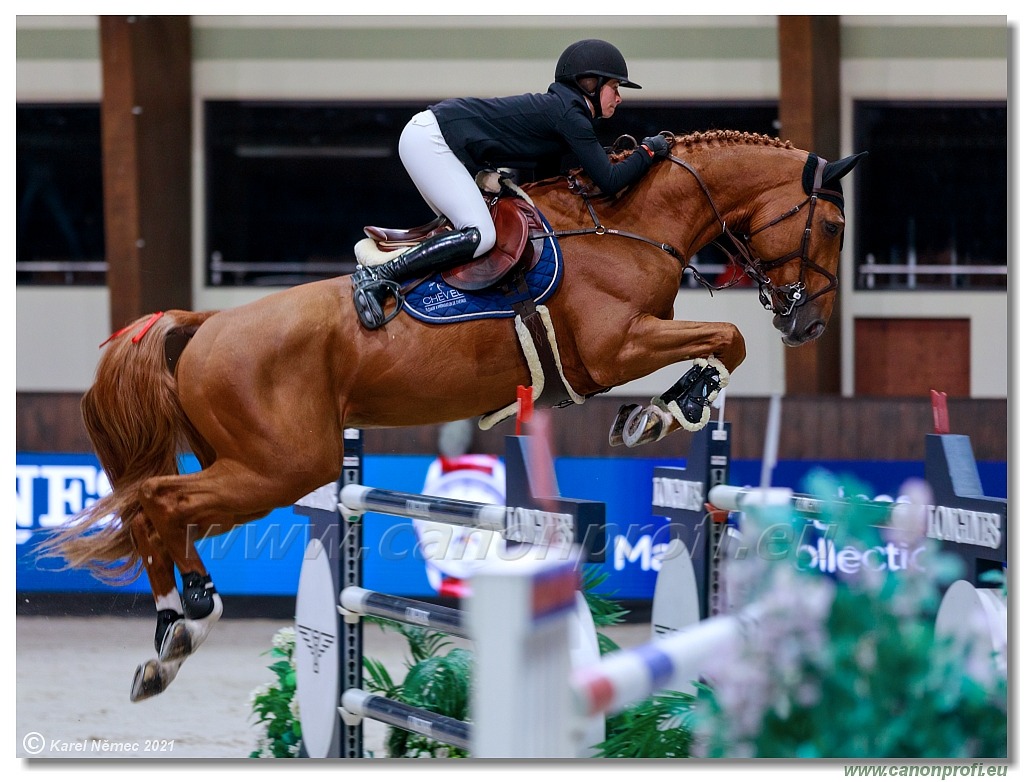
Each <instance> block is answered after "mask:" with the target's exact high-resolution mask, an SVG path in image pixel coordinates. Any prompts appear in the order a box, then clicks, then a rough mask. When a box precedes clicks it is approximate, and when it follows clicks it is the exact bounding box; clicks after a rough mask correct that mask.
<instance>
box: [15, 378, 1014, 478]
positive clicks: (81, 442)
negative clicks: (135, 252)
mask: <svg viewBox="0 0 1024 782" xmlns="http://www.w3.org/2000/svg"><path fill="white" fill-rule="evenodd" d="M80 398H81V397H80V395H79V394H34V393H20V394H18V395H17V427H16V428H17V449H18V451H21V452H44V453H52V452H72V453H74V452H82V453H88V452H91V451H92V447H91V445H90V444H89V440H88V437H87V436H86V433H85V428H84V426H83V425H82V420H81V415H80V413H79V410H78V405H79V399H80ZM634 401H636V402H639V401H646V400H632V399H626V398H625V397H595V398H593V399H590V400H589V401H588V402H587V403H586V404H584V405H578V406H574V407H571V408H565V409H562V410H556V411H554V412H553V413H552V415H551V430H552V443H551V449H552V453H553V454H554V455H556V456H613V455H614V456H628V455H631V454H633V455H636V456H643V457H657V456H666V457H683V456H685V455H686V454H687V453H688V452H689V440H690V435H689V433H688V432H682V431H681V432H677V433H676V434H673V435H671V436H669V437H667V438H666V439H664V440H662V441H661V442H658V443H654V444H652V445H648V446H644V447H642V448H639V449H637V450H635V451H630V450H627V449H624V448H614V449H613V448H612V447H611V446H609V445H608V428H609V426H610V425H611V422H612V420H613V419H614V417H615V413H616V411H617V410H618V407H619V405H620V404H622V403H623V402H634ZM769 402H770V400H769V399H768V398H767V397H764V398H755V397H743V398H736V399H729V400H728V401H727V403H726V420H728V421H730V422H731V423H732V425H733V446H732V447H733V457H734V458H737V459H757V458H760V457H761V455H762V453H763V449H764V432H765V423H766V421H767V417H768V406H769ZM713 413H714V415H713V416H712V421H711V424H709V425H714V421H715V416H717V411H713ZM949 418H950V429H951V431H953V432H954V433H957V434H966V435H968V436H969V437H970V438H971V445H972V447H973V449H974V456H975V458H976V459H978V460H979V461H1007V453H1008V450H1007V448H1008V442H1007V431H1008V430H1007V402H1006V400H1005V399H966V398H964V399H950V400H949ZM933 430H934V425H933V422H932V410H931V402H930V400H929V399H928V398H918V397H915V398H894V397H877V398H870V397H856V398H839V397H823V396H804V397H800V396H793V397H787V398H784V399H783V402H782V426H781V432H780V436H779V458H780V459H808V460H813V459H830V460H832V459H834V460H858V459H864V460H923V459H924V437H923V435H925V434H927V433H928V432H931V431H933ZM514 431H515V422H514V421H513V420H509V421H506V422H504V423H502V424H499V425H498V426H496V427H494V428H493V429H492V430H490V431H488V432H480V431H478V432H477V434H476V437H475V439H474V441H473V449H474V450H475V451H477V452H482V453H503V452H504V444H503V440H502V438H503V437H504V436H505V435H506V434H512V433H514ZM437 436H438V427H437V426H420V427H409V428H403V429H377V430H370V431H368V432H367V433H366V447H367V450H368V452H369V453H381V454H383V453H392V454H432V453H435V452H436V449H437Z"/></svg>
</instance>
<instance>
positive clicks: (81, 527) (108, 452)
mask: <svg viewBox="0 0 1024 782" xmlns="http://www.w3.org/2000/svg"><path fill="white" fill-rule="evenodd" d="M212 314H213V313H212V312H186V311H183V310H172V311H169V312H167V313H164V314H162V315H160V314H156V315H151V316H145V317H142V318H139V319H138V320H136V321H135V322H134V323H132V324H131V325H129V326H128V327H126V328H124V329H122V330H121V331H119V332H117V333H116V334H115V335H114V336H113V337H111V338H110V340H108V342H107V343H106V344H107V348H106V350H105V351H104V353H103V356H102V357H101V358H100V362H99V365H98V366H97V368H96V379H95V380H94V381H93V384H92V387H91V388H89V390H88V391H87V392H86V393H85V396H83V397H82V419H83V421H84V423H85V428H86V431H87V432H88V434H89V439H90V440H91V441H92V444H93V449H94V450H95V451H96V456H97V457H98V458H99V461H100V465H101V466H102V467H103V470H104V472H105V473H106V475H107V479H108V480H109V481H110V485H111V488H112V491H111V493H110V494H108V495H106V496H104V497H101V498H100V499H99V500H97V501H96V503H95V504H93V505H91V506H90V507H88V508H85V509H84V510H83V511H82V512H81V513H79V514H77V515H76V516H75V517H74V518H72V519H71V520H70V522H69V523H68V525H67V526H66V527H64V528H62V529H60V530H59V531H57V532H56V533H54V534H53V535H52V536H51V537H50V538H49V539H48V540H47V541H46V542H44V543H43V544H42V546H41V547H40V553H42V554H43V555H44V556H47V555H56V556H60V557H62V558H63V559H64V560H65V562H66V567H68V568H84V569H87V570H89V571H90V572H91V573H92V574H93V575H94V576H96V578H98V579H100V580H101V581H106V582H108V583H124V582H127V581H132V580H134V579H135V578H137V577H138V575H139V573H140V568H139V565H140V558H139V554H138V552H137V551H136V549H135V545H134V542H133V540H132V532H131V526H132V524H131V523H132V520H133V519H134V518H136V517H137V516H138V515H139V514H141V513H142V504H141V502H140V494H139V492H140V487H141V485H142V483H143V482H144V481H145V480H147V479H148V478H152V477H154V476H157V475H176V474H178V455H179V453H181V452H182V451H183V450H185V448H187V447H191V448H192V450H194V451H196V452H197V455H198V454H200V453H201V452H203V451H205V450H206V449H207V448H208V446H205V443H204V441H203V440H202V438H201V437H200V436H199V434H198V433H197V432H196V431H195V429H194V427H193V426H192V425H191V423H190V422H189V421H188V418H187V417H186V416H185V412H184V411H183V410H182V408H181V404H180V402H179V401H178V393H177V383H176V382H175V378H174V375H173V374H172V372H171V371H170V369H169V367H168V357H167V354H166V352H165V342H167V336H168V334H170V333H172V332H174V333H175V334H176V335H181V336H182V338H183V340H187V339H188V338H191V336H192V335H193V334H194V333H195V331H196V329H198V328H199V326H200V325H202V323H203V322H204V321H205V320H206V319H207V318H209V317H210V315H212ZM179 344H180V343H179Z"/></svg>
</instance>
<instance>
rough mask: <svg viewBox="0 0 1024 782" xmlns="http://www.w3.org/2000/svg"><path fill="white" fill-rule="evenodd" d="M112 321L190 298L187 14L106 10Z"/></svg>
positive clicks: (104, 115) (103, 39)
mask: <svg viewBox="0 0 1024 782" xmlns="http://www.w3.org/2000/svg"><path fill="white" fill-rule="evenodd" d="M100 51H101V59H102V66H103V103H102V108H101V114H100V115H101V123H102V142H103V199H104V223H105V230H106V248H107V261H108V272H107V286H108V288H109V290H110V319H111V328H112V329H117V328H121V327H122V326H124V325H126V324H127V323H130V322H131V321H132V320H133V319H135V318H137V317H139V316H140V315H144V314H146V313H149V312H153V311H157V310H166V309H171V308H183V309H190V308H191V304H192V212H191V210H192V206H191V191H192V166H191V159H192V42H191V24H190V19H189V17H188V16H101V17H100Z"/></svg>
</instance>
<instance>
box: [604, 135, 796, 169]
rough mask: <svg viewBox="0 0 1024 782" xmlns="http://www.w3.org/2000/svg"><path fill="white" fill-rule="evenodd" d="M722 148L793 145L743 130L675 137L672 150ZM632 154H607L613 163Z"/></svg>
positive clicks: (787, 146) (780, 147)
mask: <svg viewBox="0 0 1024 782" xmlns="http://www.w3.org/2000/svg"><path fill="white" fill-rule="evenodd" d="M698 145H701V146H707V147H724V146H734V145H760V146H765V147H778V148H779V149H793V143H792V142H790V141H783V140H781V139H778V138H775V137H774V136H767V135H765V134H763V133H750V132H748V131H745V130H708V131H698V132H695V133H690V134H688V135H685V136H675V143H674V144H673V146H672V149H673V150H678V149H679V147H680V146H683V147H687V148H692V147H695V146H698ZM632 152H633V150H632V149H624V150H621V151H618V152H611V153H609V158H610V159H611V161H612V162H613V163H618V162H619V161H620V160H623V159H625V158H627V157H629V155H630V154H631V153H632Z"/></svg>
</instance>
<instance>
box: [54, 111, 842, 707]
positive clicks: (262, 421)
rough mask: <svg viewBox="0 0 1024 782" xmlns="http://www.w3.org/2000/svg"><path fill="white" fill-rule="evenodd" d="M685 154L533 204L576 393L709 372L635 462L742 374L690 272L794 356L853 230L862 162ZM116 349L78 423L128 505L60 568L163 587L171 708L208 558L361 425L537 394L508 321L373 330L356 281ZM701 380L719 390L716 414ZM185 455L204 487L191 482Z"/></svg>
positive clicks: (666, 398) (325, 465) (278, 295)
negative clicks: (702, 316) (731, 273)
mask: <svg viewBox="0 0 1024 782" xmlns="http://www.w3.org/2000/svg"><path fill="white" fill-rule="evenodd" d="M666 135H670V134H666ZM670 140H671V141H672V153H671V154H670V155H669V157H668V158H667V159H665V160H662V161H659V162H657V163H656V164H655V165H654V166H653V167H652V169H651V171H650V172H649V173H648V175H647V176H646V177H645V178H644V179H643V180H641V182H640V183H639V184H637V185H635V186H633V187H632V188H630V189H628V190H626V191H624V192H623V193H620V194H617V195H616V196H615V197H605V196H600V195H599V194H588V193H587V188H588V186H590V185H589V182H587V181H586V180H585V179H581V178H576V177H574V176H572V175H570V176H569V177H568V178H566V177H560V178H558V179H553V180H547V181H545V182H539V183H535V184H533V185H529V186H527V187H526V188H524V189H525V190H526V192H527V194H528V195H529V197H530V198H531V199H532V201H533V202H534V204H535V205H536V206H537V207H538V208H539V209H540V211H541V212H542V213H543V214H544V215H545V216H546V218H547V219H548V221H549V223H550V225H551V227H552V229H553V230H554V232H555V233H556V235H559V236H560V237H561V247H562V252H563V256H564V272H563V279H562V282H561V286H560V288H559V290H558V291H557V293H555V294H554V296H552V297H551V298H550V299H549V300H548V302H547V306H548V309H549V312H550V319H551V322H552V324H553V327H554V332H555V336H556V338H557V345H558V348H559V355H560V360H561V366H562V370H563V373H564V377H565V380H566V381H567V383H568V385H569V387H570V388H571V389H572V390H574V391H575V392H576V393H577V394H578V395H579V396H580V397H586V396H588V395H593V394H595V393H598V392H601V391H604V390H607V389H609V388H612V387H614V386H618V385H621V384H623V383H626V382H629V381H631V380H634V379H637V378H641V377H644V376H646V375H649V374H650V373H651V372H654V371H655V370H658V369H660V368H662V367H665V366H668V365H670V364H675V363H678V362H681V361H689V360H693V361H694V367H693V368H692V369H691V370H690V371H689V372H688V373H687V376H686V377H684V378H682V379H681V382H680V383H676V384H675V385H674V386H673V388H672V389H669V391H668V392H666V394H664V395H662V397H659V398H656V399H654V400H652V402H651V404H649V405H645V406H640V405H634V406H631V407H628V406H627V407H626V408H624V409H623V411H621V412H620V417H619V420H618V421H617V422H616V424H615V425H614V426H613V430H612V435H611V437H612V440H613V442H625V443H626V444H627V445H636V444H639V443H644V442H650V441H652V440H655V439H659V438H660V437H663V436H664V435H665V434H667V433H669V432H671V431H674V430H676V429H678V428H679V427H680V426H687V427H688V428H691V429H696V428H699V427H700V426H701V425H703V423H704V422H705V421H706V420H707V411H706V409H705V410H703V416H702V417H701V415H700V414H701V407H702V406H706V405H708V404H709V403H710V400H711V399H713V397H714V394H715V393H717V389H718V388H720V387H723V386H724V385H725V383H727V382H728V376H729V373H731V372H733V371H734V370H735V369H736V367H738V366H739V365H740V363H741V362H742V361H743V359H744V356H745V347H744V342H743V337H742V336H741V335H740V333H739V331H738V330H737V328H736V327H735V326H734V325H732V324H730V323H698V322H693V321H685V320H682V321H679V320H673V304H674V301H675V298H676V292H677V291H678V290H679V286H680V281H681V277H682V273H683V271H684V268H686V266H687V265H688V260H687V259H689V258H691V257H693V255H694V254H695V253H696V252H697V250H699V249H700V248H701V247H703V246H705V245H706V244H708V243H710V242H712V241H713V240H716V239H718V238H719V237H720V236H721V235H722V234H723V233H724V234H725V235H726V237H728V238H729V239H731V240H732V242H733V243H734V246H735V248H736V251H735V253H734V254H733V255H732V261H734V262H735V263H736V264H737V265H738V268H739V269H740V270H741V272H742V273H743V274H746V275H747V276H749V277H750V278H752V280H753V282H754V283H755V284H756V285H757V287H758V288H759V293H760V297H761V301H762V304H764V306H765V307H766V308H767V309H770V310H771V311H772V312H773V313H774V325H775V327H776V328H777V329H778V330H779V332H781V334H782V340H783V342H785V343H786V344H787V345H801V344H803V343H805V342H809V341H810V340H813V339H815V338H816V337H818V336H819V335H820V334H821V333H822V331H823V330H824V329H825V325H826V323H827V322H828V319H829V315H830V314H831V312H832V305H833V300H834V297H835V294H836V287H837V283H836V269H837V266H838V263H839V255H840V246H841V241H842V237H843V228H844V220H843V208H842V203H843V202H842V194H841V192H842V191H841V187H840V185H839V183H838V180H839V178H840V177H842V176H843V175H844V174H846V173H847V172H848V171H849V170H851V169H852V168H853V166H854V165H855V164H856V162H857V160H858V158H859V157H860V156H859V155H856V156H853V157H850V158H846V159H844V160H842V161H838V162H834V163H827V164H826V162H825V161H824V160H823V159H821V158H819V157H818V156H816V155H813V154H810V153H808V152H806V151H801V150H799V149H796V148H794V147H793V146H792V145H791V144H790V143H789V142H782V141H780V140H778V139H773V138H770V137H767V136H760V135H753V134H747V133H739V132H735V131H721V132H714V133H707V134H695V135H692V136H687V137H681V138H678V139H676V138H671V139H670ZM567 184H568V185H569V186H567ZM764 259H768V260H764ZM108 342H109V344H108V345H107V347H106V350H105V352H104V353H103V355H102V357H101V359H100V362H99V366H98V369H97V373H96V379H95V382H94V384H93V386H92V387H91V388H90V389H89V391H88V392H87V393H86V394H85V396H84V398H83V400H82V411H83V417H84V420H85V424H86V427H87V429H88V432H89V435H90V437H91V439H92V442H93V444H94V447H95V450H96V453H97V455H98V457H99V460H100V462H101V464H102V466H103V469H104V470H105V471H106V473H107V476H108V477H109V479H110V484H111V486H112V487H113V492H112V493H111V494H109V495H107V496H106V497H103V498H101V499H100V500H98V501H97V502H96V503H95V504H94V505H93V506H91V507H89V508H87V509H86V510H85V511H83V512H82V513H81V514H80V516H79V517H78V518H77V519H76V520H75V521H74V522H73V523H72V525H70V526H69V527H67V528H66V529H64V530H62V531H61V532H59V533H57V534H56V535H55V536H54V537H53V538H51V540H50V541H49V542H48V543H47V544H46V546H45V550H46V551H47V552H48V553H50V554H58V555H60V556H62V557H63V558H64V559H65V560H66V562H67V564H68V566H69V567H83V568H88V569H89V570H91V571H92V572H93V573H94V575H96V576H97V577H98V578H101V579H104V580H114V581H116V580H119V579H120V580H124V579H131V578H134V577H135V576H136V575H137V574H138V573H139V572H140V566H141V568H144V569H145V572H146V573H147V574H148V576H149V581H150V584H151V586H152V589H153V595H154V598H155V601H156V609H157V632H156V648H157V650H158V657H157V659H154V660H150V661H148V662H146V663H144V664H143V665H140V666H139V669H138V670H137V671H136V674H135V679H134V682H133V686H132V691H131V698H132V700H140V699H142V698H146V697H149V696H152V695H155V694H157V693H159V692H162V691H163V690H164V688H166V687H167V685H168V684H169V683H170V681H171V680H172V679H173V678H174V676H175V675H176V674H177V671H178V668H179V667H180V665H181V664H182V662H183V661H184V659H185V658H186V657H187V656H188V655H189V654H191V653H192V652H193V651H194V650H195V649H196V647H197V646H198V645H199V644H200V643H201V642H202V641H203V640H204V639H205V637H206V636H207V634H208V633H209V631H210V628H211V627H212V625H213V624H214V623H215V621H216V620H217V619H218V618H219V617H220V615H221V612H222V603H221V599H220V596H219V595H218V594H217V593H216V590H215V588H214V586H213V582H212V581H211V579H210V576H209V574H208V572H207V570H206V568H205V566H204V564H203V562H202V561H201V560H200V558H199V555H198V554H197V552H196V548H195V542H196V541H197V540H198V539H200V538H203V537H206V536H209V535H218V534H222V533H225V532H227V531H229V530H231V529H232V528H233V527H235V526H237V525H240V524H245V523H246V522H249V521H253V520H255V519H259V518H262V517H264V516H266V515H267V514H268V513H270V512H271V511H272V510H274V509H275V508H279V507H284V506H288V505H291V504H292V503H294V502H295V501H296V500H298V499H299V498H301V497H303V496H305V495H306V494H308V493H310V492H312V491H314V490H315V489H317V488H318V487H320V486H323V485H325V484H328V483H330V482H332V481H334V480H336V479H337V477H338V475H339V474H340V471H341V465H342V451H343V439H342V433H343V430H344V429H345V428H346V427H363V428H374V427H397V426H415V425H422V424H433V423H440V422H444V421H453V420H459V419H465V418H470V417H474V416H479V415H481V414H484V413H488V412H491V411H495V410H498V409H501V408H504V407H507V406H508V405H510V404H511V403H513V402H514V401H515V398H516V388H517V386H520V385H527V386H528V385H530V383H531V376H530V372H529V370H528V366H527V362H526V361H525V360H524V357H523V353H522V352H521V351H520V349H519V346H518V344H517V340H516V336H515V330H514V328H513V324H512V321H510V320H508V319H490V320H476V321H470V322H463V323H457V324H453V325H436V324H426V323H423V322H420V321H419V320H416V319H414V318H412V317H409V316H407V315H403V316H401V317H397V318H395V319H394V320H392V321H391V322H390V323H389V324H388V325H387V326H386V327H384V328H381V329H379V330H376V331H367V330H364V329H363V328H362V327H361V326H360V324H359V321H358V319H357V316H356V313H355V311H354V309H353V305H352V283H351V280H350V278H349V277H347V276H346V277H340V278H335V279H329V280H323V281H320V282H312V283H308V284H305V285H300V286H296V287H293V288H289V289H285V290H281V291H278V292H275V293H272V294H270V295H268V296H266V297H264V298H261V299H259V300H258V301H255V302H252V303H250V304H245V305H242V306H239V307H235V308H233V309H228V310H223V311H219V312H201V313H197V312H186V311H169V312H166V313H163V314H157V315H154V316H151V317H146V318H141V319H139V320H138V321H136V322H135V323H134V324H131V325H130V326H128V327H127V328H125V329H123V330H122V331H121V332H119V333H118V334H115V335H114V336H113V337H112V338H111V339H110V340H108ZM175 343H176V344H177V347H176V348H175V349H174V350H171V351H168V350H167V345H171V344H175ZM709 368H710V369H709ZM694 373H696V375H695V374H694ZM687 378H688V380H687ZM683 380H686V381H687V382H685V383H684V382H682V381H683ZM695 380H696V381H701V382H704V381H708V382H704V385H702V386H701V388H703V391H702V392H701V393H703V396H702V395H701V393H697V394H694V393H693V391H692V388H693V387H694V381H695ZM709 392H710V393H709ZM683 403H685V404H683ZM681 404H682V406H683V407H685V408H686V409H685V410H681V409H680V405H681ZM694 411H696V420H694V415H693V413H694ZM684 413H686V414H684ZM186 450H190V451H192V452H193V453H194V454H195V456H196V457H197V459H198V461H199V464H200V465H201V468H202V469H201V470H200V471H198V472H195V473H191V474H184V475H183V474H179V469H178V463H177V457H178V456H179V455H180V453H182V452H183V451H186ZM175 568H177V570H178V572H179V573H180V574H181V581H182V590H181V593H180V594H179V591H178V587H177V583H176V576H175Z"/></svg>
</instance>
